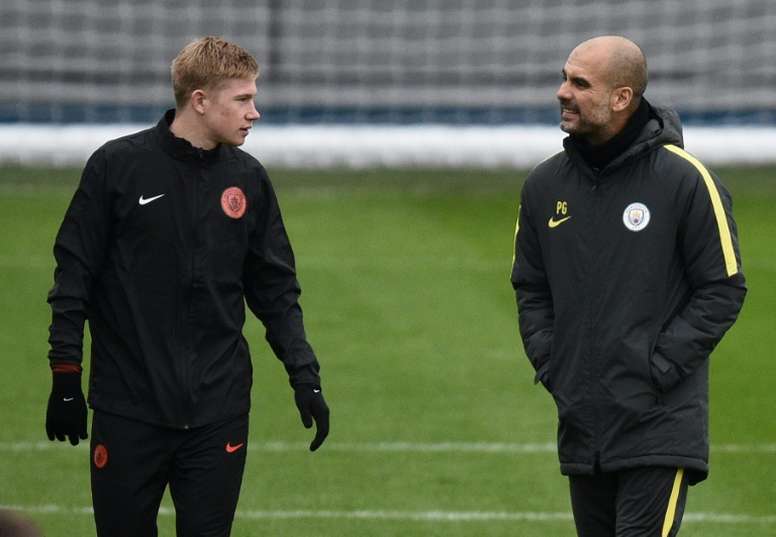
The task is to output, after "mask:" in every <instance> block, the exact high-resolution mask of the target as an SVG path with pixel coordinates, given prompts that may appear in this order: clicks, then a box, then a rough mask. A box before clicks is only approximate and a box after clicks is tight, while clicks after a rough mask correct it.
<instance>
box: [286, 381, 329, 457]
mask: <svg viewBox="0 0 776 537" xmlns="http://www.w3.org/2000/svg"><path fill="white" fill-rule="evenodd" d="M294 401H296V407H297V408H298V409H299V416H300V417H301V418H302V424H303V425H304V426H305V428H306V429H309V428H310V427H312V426H313V421H315V426H316V431H315V438H313V441H312V443H311V444H310V451H315V450H316V449H318V448H319V447H321V444H323V441H324V440H326V437H327V436H328V435H329V407H328V406H327V405H326V401H325V400H324V398H323V391H321V387H320V386H315V385H313V384H301V385H299V386H296V387H295V388H294Z"/></svg>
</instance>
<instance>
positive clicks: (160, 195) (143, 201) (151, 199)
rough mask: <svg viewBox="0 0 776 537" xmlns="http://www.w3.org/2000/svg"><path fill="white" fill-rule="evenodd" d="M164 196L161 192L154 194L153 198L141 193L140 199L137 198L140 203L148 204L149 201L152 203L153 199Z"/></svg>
mask: <svg viewBox="0 0 776 537" xmlns="http://www.w3.org/2000/svg"><path fill="white" fill-rule="evenodd" d="M162 196H164V194H159V195H158V196H153V197H152V198H144V197H143V195H142V194H141V195H140V199H139V200H137V202H138V203H139V204H140V205H147V204H148V203H151V202H152V201H154V200H158V199H159V198H161V197H162Z"/></svg>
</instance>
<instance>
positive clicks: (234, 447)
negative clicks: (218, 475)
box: [226, 442, 245, 453]
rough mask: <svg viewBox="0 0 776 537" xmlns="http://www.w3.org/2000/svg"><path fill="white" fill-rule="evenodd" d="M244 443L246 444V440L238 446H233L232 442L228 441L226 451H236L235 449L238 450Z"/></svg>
mask: <svg viewBox="0 0 776 537" xmlns="http://www.w3.org/2000/svg"><path fill="white" fill-rule="evenodd" d="M244 445H245V442H240V443H239V444H237V445H236V446H233V445H232V443H231V442H227V443H226V452H227V453H234V452H235V451H237V450H238V449H240V448H241V447H243V446H244Z"/></svg>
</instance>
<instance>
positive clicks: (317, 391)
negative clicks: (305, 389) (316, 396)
mask: <svg viewBox="0 0 776 537" xmlns="http://www.w3.org/2000/svg"><path fill="white" fill-rule="evenodd" d="M313 393H321V390H316V389H315V388H313Z"/></svg>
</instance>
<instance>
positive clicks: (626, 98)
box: [610, 86, 633, 112]
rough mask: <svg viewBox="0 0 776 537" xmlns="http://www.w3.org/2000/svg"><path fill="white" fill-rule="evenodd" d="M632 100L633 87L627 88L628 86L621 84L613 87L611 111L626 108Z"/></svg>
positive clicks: (620, 110)
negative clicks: (618, 86) (621, 85)
mask: <svg viewBox="0 0 776 537" xmlns="http://www.w3.org/2000/svg"><path fill="white" fill-rule="evenodd" d="M632 101H633V88H629V87H628V86H623V87H620V88H615V89H614V91H613V92H612V97H611V102H610V105H611V107H612V111H614V112H622V111H623V110H625V109H626V108H628V106H630V104H631V102H632Z"/></svg>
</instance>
